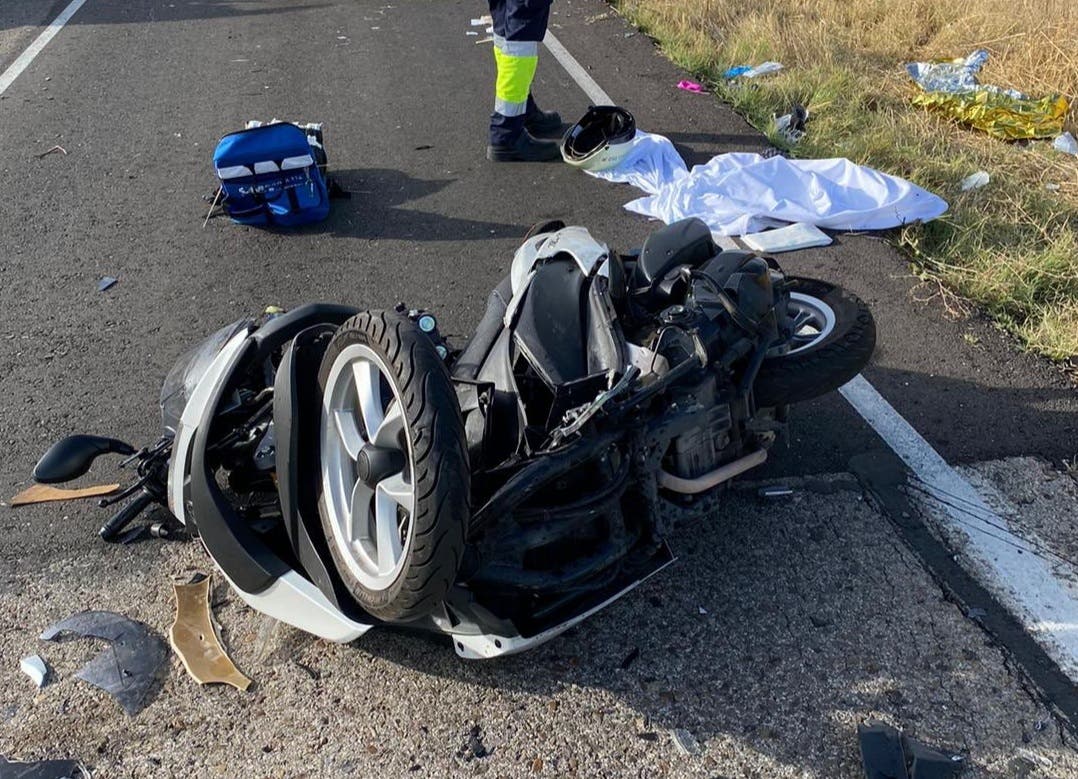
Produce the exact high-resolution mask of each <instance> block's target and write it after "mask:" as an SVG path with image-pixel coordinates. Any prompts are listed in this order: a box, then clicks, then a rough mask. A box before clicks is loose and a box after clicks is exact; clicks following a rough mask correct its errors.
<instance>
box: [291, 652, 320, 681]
mask: <svg viewBox="0 0 1078 779" xmlns="http://www.w3.org/2000/svg"><path fill="white" fill-rule="evenodd" d="M292 665H294V666H296V668H298V669H299V670H301V671H303V673H305V674H307V676H309V677H310V679H311V681H312V682H317V681H318V680H319V679H321V678H322V672H321V671H319V670H318V669H317V668H311V666H309V665H306V664H304V663H301V662H300V661H299V660H296V659H295V658H293V659H292Z"/></svg>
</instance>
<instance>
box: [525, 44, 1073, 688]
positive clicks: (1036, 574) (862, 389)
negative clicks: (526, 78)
mask: <svg viewBox="0 0 1078 779" xmlns="http://www.w3.org/2000/svg"><path fill="white" fill-rule="evenodd" d="M543 43H545V44H546V47H547V48H548V49H549V50H550V52H551V54H553V55H554V57H555V59H557V60H558V62H560V63H561V66H562V67H563V68H565V70H566V72H567V73H568V74H569V75H570V76H571V77H572V79H573V80H574V81H575V82H576V83H577V84H578V85H579V86H580V88H581V89H583V90H584V93H585V94H587V96H588V98H589V99H590V100H591V101H592V103H594V104H597V105H600V104H601V105H614V102H613V101H612V100H611V99H610V96H609V95H608V94H607V93H606V92H605V91H603V89H602V87H600V86H599V85H598V84H597V83H595V79H593V78H592V77H591V76H590V75H589V74H588V72H587V71H586V70H585V69H584V67H583V66H582V65H581V64H580V63H579V62H578V61H577V60H576V58H575V57H573V55H572V54H570V53H569V52H568V50H567V49H566V48H565V47H564V46H563V45H562V43H561V41H559V40H558V39H557V37H556V36H555V35H554V34H553V33H551V32H549V31H548V32H547V34H546V38H545V39H544V40H543ZM731 244H732V241H731ZM723 248H736V244H733V245H732V246H726V245H723ZM839 392H841V393H842V396H843V397H844V398H846V400H847V401H848V402H849V403H850V405H851V406H853V408H854V410H855V411H857V413H858V414H860V415H861V416H862V417H863V418H864V419H865V421H866V422H868V424H869V425H870V426H871V427H872V429H873V430H875V431H876V433H877V434H878V435H879V436H880V438H882V439H883V440H884V442H885V443H886V444H887V445H888V446H889V447H891V449H892V450H894V452H895V454H897V455H898V456H899V457H900V458H901V459H902V461H903V462H905V463H906V465H907V466H908V467H909V469H910V470H911V471H912V472H913V474H914V475H915V476H916V477H917V478H918V479H919V480H920V481H921V482H923V483H924V485H925V487H926V488H927V490H928V491H929V492H930V493H932V494H934V495H936V496H937V499H938V500H937V501H935V502H936V503H938V505H939V507H940V509H941V510H942V513H943V514H944V516H946V517H947V521H949V523H950V524H951V526H952V527H953V528H954V529H955V530H958V531H960V532H961V533H963V534H964V535H965V536H966V538H968V539H969V543H968V546H967V549H966V550H965V551H966V552H967V553H968V554H969V556H970V557H971V558H972V559H973V560H974V562H975V565H976V567H977V568H978V569H979V570H978V571H977V573H979V574H980V575H981V576H980V578H982V579H983V580H987V581H984V584H985V585H986V586H987V587H988V588H989V589H990V590H991V591H992V592H993V593H994V594H995V595H996V596H997V597H998V598H999V599H1000V600H1001V601H1002V602H1003V603H1004V604H1006V606H1007V608H1009V609H1010V610H1011V611H1012V613H1014V615H1015V616H1016V617H1018V619H1020V620H1021V621H1022V623H1023V625H1024V626H1025V628H1026V630H1028V631H1029V632H1030V634H1031V635H1033V636H1035V637H1036V638H1037V639H1038V640H1039V641H1040V642H1041V643H1042V645H1044V648H1045V650H1046V651H1047V652H1048V653H1049V654H1050V655H1051V656H1052V658H1053V659H1054V660H1055V661H1056V662H1057V663H1059V666H1060V668H1061V669H1062V670H1063V672H1064V673H1066V674H1067V675H1068V676H1069V677H1070V678H1071V679H1072V680H1073V681H1075V682H1076V683H1078V597H1076V596H1078V593H1076V592H1075V591H1074V590H1073V589H1071V588H1069V587H1068V586H1067V585H1066V584H1064V583H1063V582H1062V581H1061V580H1059V579H1057V578H1055V577H1054V576H1053V575H1052V572H1051V570H1050V569H1049V568H1048V565H1047V564H1046V563H1045V561H1044V559H1043V558H1041V557H1039V556H1037V554H1035V553H1034V550H1032V549H1031V548H1030V547H1029V545H1028V544H1026V543H1025V542H1024V541H1023V540H1022V539H1021V538H1019V537H1018V536H1016V535H1014V534H1013V533H1012V532H1011V531H1010V529H1009V525H1008V523H1007V520H1006V519H1004V518H1003V517H1000V516H998V515H997V514H996V513H995V512H994V511H992V510H991V509H990V508H989V507H988V506H987V504H985V502H984V499H983V498H981V496H980V494H979V493H978V492H977V490H976V489H975V488H974V487H973V485H971V484H970V483H969V482H968V481H966V480H965V479H964V478H962V476H961V475H959V474H958V473H957V472H956V471H955V470H954V469H953V468H951V466H950V465H948V464H947V461H946V460H944V459H943V457H941V456H940V454H939V453H938V452H937V451H936V450H935V449H933V448H932V445H931V444H929V443H928V441H926V440H925V439H924V437H923V436H921V434H920V433H918V432H917V431H916V430H914V428H913V426H912V425H910V423H909V422H907V421H906V420H905V419H903V418H902V416H901V415H900V414H899V413H898V412H897V411H895V409H894V407H892V406H891V404H890V403H888V402H887V401H886V400H885V399H884V398H883V396H882V395H880V393H879V392H877V391H876V389H875V388H874V387H873V386H872V385H871V384H869V383H868V380H867V379H865V378H864V377H863V376H857V377H856V378H854V379H853V380H852V381H850V382H849V383H848V384H846V385H845V386H844V387H842V388H841V389H840V390H839ZM945 501H946V502H945ZM948 503H953V504H959V505H960V506H961V507H960V508H959V507H955V506H952V505H948Z"/></svg>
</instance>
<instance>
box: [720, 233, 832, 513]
mask: <svg viewBox="0 0 1078 779" xmlns="http://www.w3.org/2000/svg"><path fill="white" fill-rule="evenodd" d="M741 241H742V242H743V243H744V244H745V245H746V246H748V247H749V248H750V249H752V250H753V251H757V252H760V253H761V254H777V253H779V252H791V251H796V250H797V249H808V248H810V247H812V246H827V245H829V244H830V243H831V237H830V236H829V235H828V234H827V233H825V232H824V231H823V230H821V229H820V228H818V227H817V226H816V225H813V224H809V223H808V222H796V223H794V224H792V225H790V226H788V227H779V228H777V229H775V230H765V231H764V232H762V233H750V234H749V235H744V236H742V237H741ZM770 489H772V488H771V487H762V488H761V489H760V495H761V497H779V495H777V494H770V493H769V494H768V495H766V496H765V495H764V494H763V493H764V492H765V491H767V490H770ZM790 492H792V491H791V490H789V489H787V491H786V492H785V493H783V494H786V495H789V494H790Z"/></svg>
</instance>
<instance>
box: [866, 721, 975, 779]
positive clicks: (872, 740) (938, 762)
mask: <svg viewBox="0 0 1078 779" xmlns="http://www.w3.org/2000/svg"><path fill="white" fill-rule="evenodd" d="M857 741H858V745H859V747H860V750H861V764H862V765H863V766H864V769H865V776H866V777H868V779H948V778H949V777H957V776H958V775H959V774H961V773H962V772H963V770H964V769H965V760H964V759H963V757H962V755H958V754H954V753H945V752H942V751H940V750H938V749H934V748H932V747H930V746H927V745H926V744H923V743H921V742H920V741H917V740H916V739H914V738H911V737H910V736H908V735H907V734H905V733H902V732H900V731H898V730H896V729H895V728H893V727H891V726H890V725H885V724H883V723H874V724H871V725H870V724H864V725H858V726H857Z"/></svg>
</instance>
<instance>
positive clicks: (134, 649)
mask: <svg viewBox="0 0 1078 779" xmlns="http://www.w3.org/2000/svg"><path fill="white" fill-rule="evenodd" d="M65 632H71V633H77V634H78V635H80V636H82V637H84V638H101V639H104V640H105V641H108V642H109V646H108V647H107V648H106V649H103V650H102V651H101V652H99V653H98V654H97V655H95V656H94V658H93V659H92V660H91V661H90V662H88V663H87V664H86V665H84V666H83V667H82V668H80V669H79V671H78V673H76V674H75V676H76V677H78V678H79V679H82V680H83V681H85V682H89V683H90V684H92V685H94V686H95V687H100V688H101V689H102V690H104V691H105V692H107V693H109V694H110V695H112V696H113V697H114V698H116V700H117V701H119V703H120V706H122V707H123V710H124V712H126V713H127V715H128V716H129V717H133V716H135V715H136V714H138V713H139V712H140V711H141V710H142V708H143V706H145V704H146V703H147V698H148V697H149V694H150V691H151V690H152V688H153V686H154V683H155V682H156V680H157V673H158V671H159V670H160V668H161V665H162V664H163V663H164V662H165V659H166V657H167V656H168V650H167V648H166V647H165V642H164V641H162V640H161V639H160V638H158V637H157V636H156V635H154V634H153V633H151V632H150V631H149V629H148V628H146V626H144V625H142V624H140V623H138V622H135V621H134V620H131V619H128V618H127V617H125V616H123V615H122V614H116V613H114V612H111V611H83V612H80V613H78V614H75V615H73V616H70V617H68V618H67V619H64V620H61V621H59V622H56V623H54V624H53V625H50V626H49V627H48V628H47V629H46V630H45V632H44V633H42V634H41V638H42V640H44V641H55V640H56V639H57V638H58V637H59V636H60V634H61V633H65Z"/></svg>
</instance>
